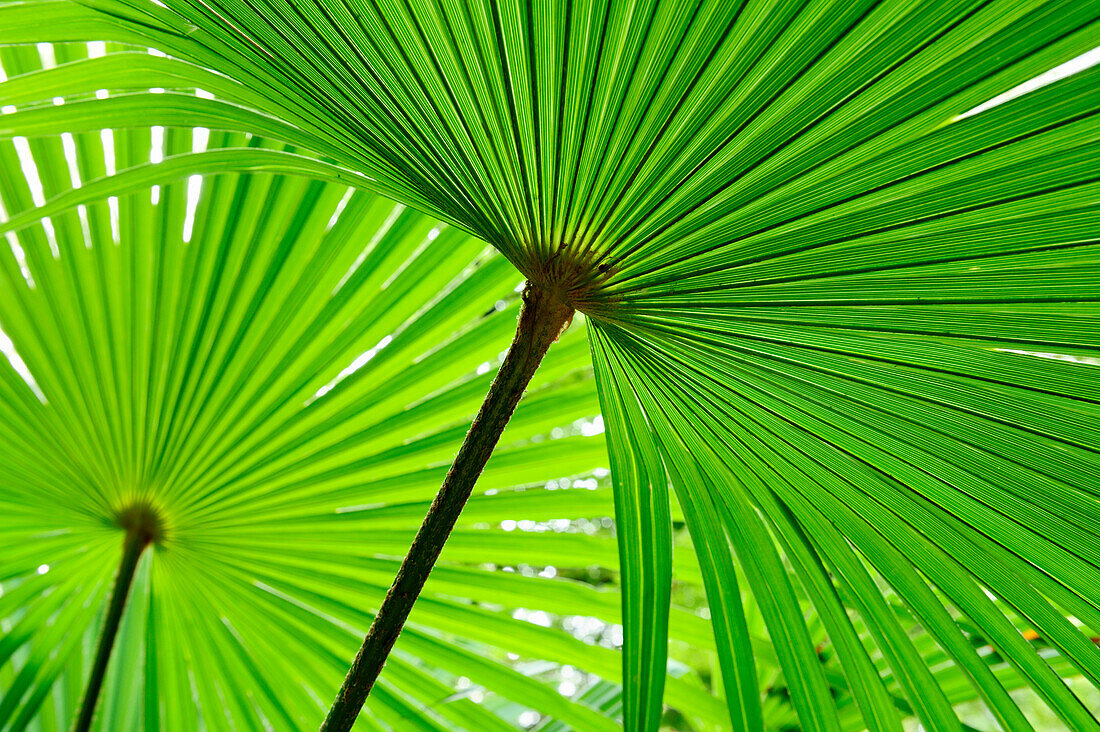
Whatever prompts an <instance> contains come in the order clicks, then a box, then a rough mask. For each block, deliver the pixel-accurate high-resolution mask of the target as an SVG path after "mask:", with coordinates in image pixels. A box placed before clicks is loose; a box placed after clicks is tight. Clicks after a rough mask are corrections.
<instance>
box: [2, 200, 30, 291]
mask: <svg viewBox="0 0 1100 732" xmlns="http://www.w3.org/2000/svg"><path fill="white" fill-rule="evenodd" d="M7 220H8V212H7V210H6V209H5V208H4V202H3V201H2V200H0V221H7ZM5 238H6V239H7V240H8V247H9V248H11V255H12V256H13V257H15V262H16V264H18V265H19V273H20V274H22V275H23V280H24V281H25V282H26V283H27V287H29V288H31V289H32V290H33V289H34V288H35V284H34V277H33V276H31V270H30V267H28V266H27V253H26V252H25V251H23V247H22V246H20V245H19V237H18V236H16V234H15V232H14V231H9V232H8V233H7V234H6V235H5Z"/></svg>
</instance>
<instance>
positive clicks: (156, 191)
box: [149, 186, 160, 206]
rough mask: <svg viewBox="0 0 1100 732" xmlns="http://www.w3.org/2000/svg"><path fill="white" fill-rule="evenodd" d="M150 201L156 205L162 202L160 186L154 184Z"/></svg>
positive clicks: (150, 193)
mask: <svg viewBox="0 0 1100 732" xmlns="http://www.w3.org/2000/svg"><path fill="white" fill-rule="evenodd" d="M149 203H151V204H153V205H154V206H156V205H157V204H158V203H160V186H153V187H152V189H150V191H149Z"/></svg>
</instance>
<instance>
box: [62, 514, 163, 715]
mask: <svg viewBox="0 0 1100 732" xmlns="http://www.w3.org/2000/svg"><path fill="white" fill-rule="evenodd" d="M116 520H117V523H118V525H119V526H120V527H121V528H123V529H125V530H126V538H125V540H124V541H123V544H122V558H121V559H120V560H119V564H118V575H117V576H116V577H115V586H114V589H113V590H112V592H111V602H110V605H108V607H107V617H106V618H105V619H104V621H103V629H102V631H101V632H100V635H99V644H98V646H97V647H96V652H95V660H94V661H93V662H92V672H91V675H90V676H89V677H88V685H87V686H86V687H85V688H84V700H83V701H82V702H81V705H80V715H79V716H78V717H77V719H76V723H75V724H74V725H73V731H74V732H87V730H88V729H90V728H91V726H92V718H93V716H94V715H95V708H96V702H97V701H98V700H99V692H100V690H101V689H102V688H103V679H104V677H105V676H106V675H107V664H108V663H110V660H111V651H112V650H113V649H114V646H115V638H116V637H117V636H118V627H119V624H120V623H121V622H122V613H123V611H124V610H125V609H126V600H127V598H128V597H129V595H130V586H131V585H132V584H133V583H134V573H135V572H136V571H137V566H138V562H139V561H140V560H141V555H142V553H143V552H144V551H145V547H147V546H149V545H150V544H151V543H153V542H154V541H156V540H157V539H158V538H159V536H160V529H159V520H158V519H157V516H156V514H155V513H154V512H153V511H152V510H151V509H149V508H148V507H146V506H144V505H137V506H132V507H129V508H127V509H123V510H122V511H120V512H119V513H118V516H117V519H116Z"/></svg>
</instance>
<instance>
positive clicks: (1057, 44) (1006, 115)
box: [0, 0, 1100, 729]
mask: <svg viewBox="0 0 1100 732" xmlns="http://www.w3.org/2000/svg"><path fill="white" fill-rule="evenodd" d="M165 5H166V7H163V6H161V4H156V5H146V4H144V3H140V4H139V3H130V2H116V1H114V0H110V1H108V0H88V1H87V2H84V3H81V4H79V5H74V4H71V3H67V2H47V3H35V4H34V6H35V7H34V9H33V13H32V11H31V10H30V9H29V8H28V7H27V6H25V5H21V4H14V5H10V6H6V7H4V8H3V9H2V10H0V29H3V30H2V31H0V38H3V39H10V40H11V41H12V42H26V41H68V40H73V41H86V40H103V39H108V40H117V41H120V42H124V43H136V44H139V45H145V46H150V47H154V48H157V49H160V50H161V51H162V52H164V53H167V54H168V56H169V57H170V59H169V60H168V61H165V63H163V64H159V63H156V62H154V63H145V62H137V61H136V60H134V59H133V58H132V57H131V55H126V58H124V59H121V60H122V61H123V62H124V63H125V64H127V65H125V66H120V67H119V68H120V69H121V68H125V69H127V70H132V71H134V74H135V76H132V77H130V78H129V79H128V80H127V81H125V82H116V83H114V84H109V85H108V87H107V88H118V89H122V90H126V92H127V93H125V94H123V95H121V96H113V97H109V98H107V99H92V98H90V97H88V98H87V100H86V101H83V102H78V101H75V100H74V103H72V104H69V103H66V104H65V105H62V106H61V107H58V108H56V109H52V108H48V107H45V106H42V107H34V106H31V107H29V108H27V109H20V110H18V111H16V112H15V113H14V114H9V115H6V116H4V117H3V118H0V119H2V120H3V125H0V127H2V129H3V130H6V134H8V135H45V134H54V133H60V132H65V131H82V130H94V129H97V128H98V127H97V125H98V126H102V125H104V124H110V125H112V126H116V127H117V126H121V125H127V124H140V125H148V124H160V125H179V124H205V125H207V126H211V127H216V128H218V129H225V130H231V131H242V132H243V131H250V132H255V133H257V134H262V135H265V136H269V137H273V138H278V139H281V140H283V141H285V142H288V143H291V144H293V145H295V146H297V147H298V148H300V149H301V150H306V151H310V152H311V153H312V154H314V155H316V156H318V157H319V158H321V159H323V160H325V161H327V162H328V163H330V164H332V165H334V166H339V169H346V170H347V171H359V173H358V174H360V175H365V176H367V177H368V178H369V179H370V181H371V183H370V185H372V186H374V187H376V188H377V189H378V190H381V191H385V192H387V193H388V194H389V195H391V196H393V197H395V198H397V199H398V200H402V201H404V202H406V203H408V204H410V205H412V206H415V207H417V208H420V209H422V210H424V211H427V212H431V213H432V214H434V215H436V216H439V217H441V218H443V219H444V220H446V221H448V222H450V223H452V224H454V225H456V226H457V227H459V228H461V229H465V230H466V231H468V232H471V233H473V234H475V235H476V236H478V237H480V238H481V239H483V240H484V241H486V242H488V243H489V244H491V245H493V246H494V247H495V248H496V249H497V250H498V251H499V252H501V253H502V254H503V255H504V257H505V258H507V260H509V261H510V262H511V263H512V264H513V265H515V267H516V268H518V269H519V270H520V271H521V272H522V273H523V275H525V276H526V277H527V278H528V279H529V280H531V281H532V282H534V283H536V284H538V285H540V286H544V287H547V288H550V289H557V290H560V291H563V292H565V293H566V295H567V297H568V298H569V299H570V301H571V302H572V303H573V304H574V305H575V306H576V307H577V308H578V309H579V310H580V311H581V312H583V313H584V314H585V315H587V316H588V324H589V334H590V338H591V343H592V346H591V348H592V354H593V359H594V362H595V367H596V374H597V381H598V383H599V385H600V399H601V405H602V408H603V412H604V414H605V419H606V420H607V423H608V435H609V440H608V445H609V448H610V459H611V464H612V466H613V470H614V472H615V479H616V498H615V508H616V518H617V529H618V541H619V546H620V549H621V556H620V561H621V563H622V568H623V575H624V578H625V586H624V602H625V606H624V617H625V618H626V620H627V630H626V641H627V645H626V654H625V659H624V663H625V666H624V672H625V675H626V676H625V678H626V679H627V681H628V683H627V684H626V687H625V691H626V698H625V700H624V703H623V709H624V715H625V724H626V726H627V727H628V728H630V729H651V728H653V727H654V726H655V725H656V724H657V722H658V717H659V710H660V700H661V695H662V688H663V686H664V682H665V679H664V677H665V658H664V650H663V646H664V640H663V633H664V626H665V622H666V619H665V618H666V610H665V608H667V604H668V601H667V598H668V592H669V591H668V583H669V581H670V577H671V573H670V569H669V563H670V555H671V552H672V549H671V544H672V542H671V541H670V540H669V539H670V535H669V522H670V512H669V502H668V500H667V497H666V487H667V485H668V484H669V483H671V485H672V486H673V488H674V493H675V495H676V498H677V500H678V501H679V502H680V503H682V504H684V505H685V506H686V508H685V510H684V512H683V513H684V518H685V519H686V520H687V523H688V525H689V527H690V529H691V534H692V541H693V542H694V545H695V548H696V551H697V553H698V555H699V557H700V574H701V577H702V579H703V580H704V582H705V584H706V586H707V592H708V594H709V598H710V605H711V608H712V610H717V609H719V608H721V611H722V613H723V616H722V618H721V619H719V621H718V622H716V623H715V635H716V639H717V641H718V643H719V645H720V648H719V658H720V659H721V661H722V666H723V669H722V674H723V680H724V681H726V682H727V683H726V684H725V690H726V694H727V696H728V704H729V708H730V710H731V712H732V714H731V719H732V720H733V723H734V725H735V726H738V727H740V728H752V727H753V725H757V724H758V721H759V718H758V716H757V711H756V707H755V703H754V694H753V689H754V686H755V683H756V682H754V680H753V671H754V669H753V667H752V664H748V663H746V661H745V658H744V655H745V650H746V648H747V647H750V646H751V648H752V650H753V651H754V653H755V654H756V655H757V657H758V658H760V657H762V656H761V654H764V655H766V654H767V653H768V652H769V651H767V650H762V646H761V644H760V643H759V642H757V640H758V638H749V637H748V634H749V632H750V631H751V632H755V633H756V635H757V636H759V635H760V633H759V632H757V631H758V630H759V628H754V626H756V625H757V619H758V618H759V619H761V620H762V621H763V623H764V625H766V631H767V637H768V641H769V642H770V647H771V651H770V652H774V656H775V658H776V659H777V661H778V663H779V664H780V666H781V667H782V671H783V679H782V683H783V684H784V685H785V688H787V689H788V690H789V694H790V698H791V702H792V704H793V706H794V708H795V709H796V710H797V714H798V723H799V724H800V725H801V726H802V727H804V728H808V729H839V728H841V727H842V726H848V725H849V724H850V722H849V719H850V715H849V712H850V709H849V708H845V705H844V703H842V701H838V700H837V699H836V698H835V694H836V692H835V689H836V688H837V680H836V677H835V676H834V675H832V672H833V671H834V670H835V669H830V668H828V666H827V665H823V664H822V662H821V659H820V651H819V649H820V648H821V644H820V642H819V640H818V637H817V636H818V635H820V634H819V632H818V631H819V629H820V630H821V632H823V633H824V634H825V635H826V636H827V638H828V645H829V646H830V647H832V648H833V649H835V653H836V658H837V662H838V663H839V664H840V669H841V670H842V672H843V673H842V676H841V678H846V680H847V682H848V688H849V689H850V695H846V696H844V699H846V700H848V701H850V702H854V703H855V704H856V705H857V706H858V713H859V715H860V716H861V717H862V721H863V723H864V724H865V725H866V726H869V727H873V728H876V729H879V728H882V729H897V728H898V727H899V724H900V722H899V715H898V714H897V712H896V711H895V709H900V710H902V711H903V712H906V713H908V712H909V711H912V712H914V713H915V714H916V715H917V716H918V717H919V718H920V720H921V721H922V722H923V723H924V724H925V725H926V726H928V727H930V728H934V729H939V728H951V727H953V726H956V725H957V724H958V722H957V719H956V718H955V713H954V711H953V709H952V705H953V704H954V703H957V701H958V700H959V699H958V697H956V696H954V694H955V692H954V689H956V688H958V687H955V686H953V685H952V684H954V683H956V682H961V683H962V684H963V685H964V687H969V688H971V689H972V690H974V692H975V693H978V694H980V695H981V697H982V698H983V699H984V701H985V703H986V704H987V706H988V707H989V709H990V710H991V711H992V713H993V714H994V715H995V716H996V717H997V718H998V720H999V721H1000V722H1001V724H1002V725H1004V726H1005V727H1007V728H1011V729H1026V728H1027V727H1028V726H1029V725H1028V721H1027V719H1026V718H1025V716H1024V715H1023V714H1022V713H1021V711H1020V710H1019V708H1018V707H1017V705H1016V703H1015V701H1014V700H1013V699H1012V698H1011V697H1010V696H1009V695H1008V694H1007V690H1008V689H1009V688H1014V687H1015V686H1016V685H1017V682H1016V681H1012V680H1010V679H1017V680H1020V681H1021V682H1022V683H1026V684H1027V685H1029V686H1031V687H1032V688H1033V689H1034V690H1035V691H1036V692H1037V693H1038V694H1039V695H1040V696H1041V697H1042V698H1043V700H1044V701H1045V702H1046V703H1047V705H1049V706H1050V708H1051V709H1052V710H1054V711H1055V712H1056V713H1057V714H1058V715H1059V716H1061V718H1062V719H1063V720H1064V721H1065V722H1066V723H1067V724H1068V725H1069V726H1070V727H1071V728H1074V729H1087V728H1094V727H1095V726H1096V721H1095V719H1094V718H1093V717H1092V715H1091V714H1090V712H1089V710H1087V709H1086V708H1085V707H1084V706H1083V705H1082V703H1081V701H1080V700H1079V699H1078V698H1077V697H1075V696H1074V694H1073V693H1072V692H1071V691H1070V690H1069V689H1068V688H1067V686H1066V685H1065V683H1064V681H1063V677H1064V676H1066V675H1067V674H1069V673H1075V674H1081V675H1082V676H1084V677H1085V678H1086V679H1087V680H1088V681H1089V682H1090V683H1091V684H1094V685H1096V684H1100V651H1098V649H1097V647H1096V644H1095V643H1093V642H1092V641H1091V640H1090V635H1095V634H1096V630H1097V628H1100V598H1098V594H1097V591H1096V587H1100V561H1098V560H1100V556H1098V555H1097V552H1096V549H1095V547H1096V546H1097V545H1098V542H1097V533H1096V530H1095V526H1096V521H1095V519H1096V518H1097V513H1098V506H1100V504H1098V502H1097V498H1098V496H1097V491H1096V486H1097V485H1100V469H1098V468H1097V466H1098V465H1100V460H1098V459H1097V458H1098V455H1100V430H1098V429H1097V424H1098V418H1100V408H1098V407H1097V403H1098V397H1100V394H1098V393H1097V389H1096V387H1095V385H1094V384H1095V382H1096V379H1095V375H1094V374H1093V373H1092V372H1093V371H1095V369H1096V363H1097V356H1096V352H1097V347H1098V335H1100V309H1098V307H1097V303H1096V299H1097V297H1096V283H1097V282H1098V281H1100V270H1098V268H1097V262H1098V261H1100V259H1098V249H1097V244H1096V238H1095V232H1096V230H1097V225H1098V224H1100V216H1098V215H1097V208H1096V205H1095V201H1096V193H1097V190H1098V188H1097V186H1098V182H1097V179H1096V173H1095V170H1096V167H1097V166H1096V160H1097V131H1098V129H1100V127H1098V124H1097V117H1096V112H1097V103H1098V100H1100V94H1097V88H1098V84H1097V78H1098V76H1097V71H1096V70H1095V69H1093V70H1088V71H1082V72H1080V73H1077V74H1074V75H1070V76H1069V77H1068V78H1064V79H1062V80H1060V81H1056V82H1054V83H1050V84H1048V85H1046V86H1044V87H1042V88H1040V89H1038V90H1036V91H1031V92H1030V93H1027V94H1024V95H1023V96H1020V97H1018V98H1015V99H1013V100H1010V101H1005V102H1003V103H1000V104H997V105H995V106H989V105H986V104H985V103H987V102H989V100H992V99H994V98H997V97H998V95H1001V94H1003V93H1004V92H1007V91H1009V90H1011V89H1013V88H1014V87H1016V86H1017V85H1019V84H1021V83H1023V82H1025V81H1028V80H1029V79H1032V78H1033V77H1036V76H1037V75H1039V74H1041V73H1043V72H1045V71H1047V70H1048V69H1051V68H1053V67H1055V66H1057V65H1058V64H1061V63H1063V62H1066V61H1067V60H1069V59H1072V58H1074V57H1076V56H1078V55H1080V54H1082V53H1084V52H1085V51H1087V50H1088V49H1089V48H1090V47H1092V46H1094V45H1095V44H1096V33H1097V28H1098V27H1100V26H1098V25H1097V22H1098V16H1097V11H1096V8H1095V7H1093V6H1092V5H1090V4H1087V3H1075V2H1041V1H1035V2H1023V3H1021V2H996V1H994V2H984V3H983V2H946V1H945V2H934V3H926V4H912V3H905V2H884V3H871V2H867V3H855V4H836V3H831V2H813V3H805V4H794V3H786V4H773V3H763V2H759V3H757V2H743V3H741V2H737V3H720V2H713V3H698V4H695V3H687V2H664V3H656V2H652V3H638V4H633V3H631V4H616V3H587V2H585V3H552V2H545V3H534V4H518V3H505V4H489V3H474V4H466V3H431V2H423V3H420V2H417V3H406V2H393V3H390V2H381V1H379V2H374V3H344V2H327V1H326V2H310V3H288V2H282V1H276V0H267V1H265V2H258V3H241V2H231V1H229V0H223V1H219V2H214V1H210V2H202V3H198V2H187V1H185V0H172V1H171V2H167V3H165ZM31 16H33V17H31ZM62 21H64V23H63V22H62ZM105 69H106V63H105V62H97V63H95V64H93V63H92V62H79V63H73V64H67V65H61V66H59V67H58V68H56V69H52V70H49V71H48V72H45V73H43V74H40V75H38V76H36V77H33V78H31V77H23V78H22V79H14V80H12V81H9V82H7V84H8V85H11V88H12V89H13V90H14V91H13V94H14V93H17V94H18V95H19V98H20V99H26V100H30V99H36V98H37V99H39V100H45V99H47V98H48V97H49V95H50V94H55V95H56V94H57V93H58V92H57V91H56V90H63V91H64V92H65V93H71V94H74V95H78V94H79V93H80V92H84V93H90V92H92V91H94V90H95V89H96V88H103V87H102V86H101V85H103V84H105V83H106V79H107V76H106V73H107V72H106V70H105ZM212 71H213V72H217V73H218V74H220V76H218V77H217V78H216V79H215V78H212V73H211V72H212ZM215 83H216V84H217V87H216V88H215V89H212V91H214V93H215V96H216V98H215V99H205V98H199V97H196V96H194V95H193V94H191V93H190V92H189V90H190V89H191V88H193V87H202V88H206V87H208V86H210V87H212V86H214V84H215ZM145 84H148V86H149V87H153V86H168V87H173V88H175V89H176V91H169V93H165V94H147V93H141V91H140V90H142V89H144V88H146V87H145ZM36 90H40V91H37V92H36ZM137 110H140V111H141V118H140V119H137V118H136V117H135V112H136V111H137ZM243 161H244V159H243V158H242V162H243ZM280 164H286V165H291V164H293V163H292V162H291V161H287V162H285V163H280ZM315 174H317V175H322V176H332V177H333V178H334V179H335V176H337V175H345V176H346V175H355V173H350V172H338V169H337V168H336V167H331V168H326V169H325V170H324V171H322V170H320V168H316V169H315ZM344 180H348V179H347V178H344ZM93 366H94V364H90V365H89V369H91V368H92V367H93ZM33 370H34V369H33V367H32V371H33ZM200 393H202V392H200ZM95 398H96V397H95V396H94V395H93V398H92V400H91V402H90V403H88V404H87V406H86V407H82V409H85V410H86V411H88V413H89V414H88V415H84V414H81V415H79V418H78V416H77V415H74V417H73V420H72V421H73V425H74V426H76V427H79V426H80V425H81V424H82V423H83V422H84V421H87V420H88V419H91V414H92V413H98V411H100V410H102V406H101V405H100V404H98V403H96V402H95ZM189 398H190V397H189ZM116 429H118V430H122V429H125V428H124V426H122V425H119V426H118V427H117V428H116ZM264 436H265V435H263V434H262V433H261V434H260V435H257V436H256V440H257V441H260V440H262V439H263V438H264ZM181 439H182V438H181ZM173 449H174V448H173ZM109 465H110V461H108V462H107V463H105V464H104V465H102V466H99V467H100V468H103V469H106V468H107V467H108V466H109ZM734 572H741V573H743V574H742V575H741V576H740V577H738V576H737V575H736V574H734ZM742 587H744V588H746V589H747V590H748V594H747V595H746V594H745V593H744V591H743V590H742V589H741V588H742ZM748 596H751V599H750V598H749V597H748ZM738 603H744V604H745V606H746V608H747V609H746V610H744V611H742V610H738V609H737V607H736V605H737V604H738ZM811 607H812V609H813V610H814V611H815V612H814V613H813V614H812V619H811V620H810V621H807V616H808V610H809V609H810V608H811ZM748 610H751V611H752V614H750V613H749V612H748ZM757 613H758V614H759V615H758V616H757V615H756V614H757ZM916 628H919V629H921V630H923V631H924V632H926V633H927V634H928V635H927V636H921V635H918V638H922V639H923V638H931V639H932V641H934V646H935V650H934V652H933V651H932V650H931V648H932V647H931V646H929V647H923V646H922V645H921V643H918V641H917V640H916V639H914V637H913V633H914V629H916ZM1025 628H1026V629H1030V630H1032V631H1033V633H1034V634H1035V635H1036V636H1037V637H1038V638H1040V639H1041V643H1042V647H1041V648H1039V647H1037V645H1038V644H1037V643H1036V642H1035V641H1032V640H1029V639H1028V637H1025V635H1023V634H1022V632H1021V630H1023V629H1025ZM1029 637H1030V636H1029ZM983 648H990V649H992V650H993V651H995V653H996V656H997V658H998V659H1000V660H1003V662H1004V664H1006V665H1005V666H1004V667H1001V666H998V665H997V664H996V663H991V659H990V657H989V654H988V653H986V652H984V651H982V652H979V649H983ZM936 654H942V659H943V661H944V663H949V665H950V667H951V668H952V669H953V672H954V673H955V674H956V675H955V676H954V677H952V681H951V683H948V681H947V680H946V679H945V678H944V677H943V676H942V675H940V676H937V674H938V673H941V669H940V667H939V666H937V664H936V663H935V662H934V661H933V660H932V659H933V658H936V657H937V656H936ZM999 662H1000V661H998V663H999ZM1071 669H1072V671H1071ZM755 701H756V702H758V701H759V699H756V700H755ZM768 713H769V708H768V707H767V705H765V707H764V708H763V709H762V711H761V714H764V715H767V714H768Z"/></svg>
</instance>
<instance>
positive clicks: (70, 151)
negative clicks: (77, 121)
mask: <svg viewBox="0 0 1100 732" xmlns="http://www.w3.org/2000/svg"><path fill="white" fill-rule="evenodd" d="M61 149H62V150H63V151H64V153H65V163H66V164H67V165H68V166H69V182H70V183H71V184H72V186H73V188H80V186H81V180H80V166H79V165H78V163H77V159H76V140H74V139H73V136H72V133H70V132H62V133H61Z"/></svg>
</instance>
